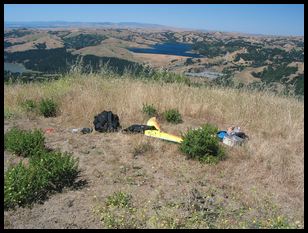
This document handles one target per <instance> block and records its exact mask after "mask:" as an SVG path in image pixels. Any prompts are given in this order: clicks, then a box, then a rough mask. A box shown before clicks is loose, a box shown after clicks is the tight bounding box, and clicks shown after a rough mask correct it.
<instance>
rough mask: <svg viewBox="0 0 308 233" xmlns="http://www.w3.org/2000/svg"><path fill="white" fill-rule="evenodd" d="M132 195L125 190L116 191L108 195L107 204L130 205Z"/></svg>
mask: <svg viewBox="0 0 308 233" xmlns="http://www.w3.org/2000/svg"><path fill="white" fill-rule="evenodd" d="M131 198H132V197H131V195H129V194H127V193H124V192H114V193H113V194H112V195H110V196H108V197H107V201H106V204H107V206H118V207H129V206H130V205H131Z"/></svg>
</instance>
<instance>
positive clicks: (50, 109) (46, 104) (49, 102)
mask: <svg viewBox="0 0 308 233" xmlns="http://www.w3.org/2000/svg"><path fill="white" fill-rule="evenodd" d="M39 111H40V114H41V115H43V116H44V117H55V116H57V112H58V104H57V103H56V102H55V101H54V100H53V99H42V100H41V101H40V103H39Z"/></svg>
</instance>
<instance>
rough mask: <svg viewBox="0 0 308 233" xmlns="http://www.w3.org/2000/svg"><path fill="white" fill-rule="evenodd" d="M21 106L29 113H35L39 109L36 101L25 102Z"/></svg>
mask: <svg viewBox="0 0 308 233" xmlns="http://www.w3.org/2000/svg"><path fill="white" fill-rule="evenodd" d="M21 106H22V107H23V108H24V109H25V110H26V111H27V112H34V111H35V110H36V107H37V103H36V102H35V101H34V100H25V101H23V102H22V103H21Z"/></svg>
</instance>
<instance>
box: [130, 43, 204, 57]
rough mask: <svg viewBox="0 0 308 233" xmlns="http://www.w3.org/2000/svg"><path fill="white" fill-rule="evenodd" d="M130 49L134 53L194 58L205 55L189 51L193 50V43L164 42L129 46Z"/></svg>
mask: <svg viewBox="0 0 308 233" xmlns="http://www.w3.org/2000/svg"><path fill="white" fill-rule="evenodd" d="M128 50H129V51H132V52H134V53H151V54H166V55H177V56H185V57H193V58H200V57H204V56H202V55H200V54H196V53H190V52H188V51H191V50H192V45H191V44H186V43H163V44H155V45H153V46H152V47H151V48H128Z"/></svg>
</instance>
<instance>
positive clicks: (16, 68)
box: [4, 62, 41, 73]
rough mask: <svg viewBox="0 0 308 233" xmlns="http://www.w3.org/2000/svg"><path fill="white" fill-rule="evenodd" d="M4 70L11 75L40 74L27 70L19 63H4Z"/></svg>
mask: <svg viewBox="0 0 308 233" xmlns="http://www.w3.org/2000/svg"><path fill="white" fill-rule="evenodd" d="M4 70H6V71H10V72H12V73H29V72H31V73H41V72H39V71H34V70H28V69H27V68H26V67H25V66H24V65H23V64H21V63H9V62H4Z"/></svg>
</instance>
